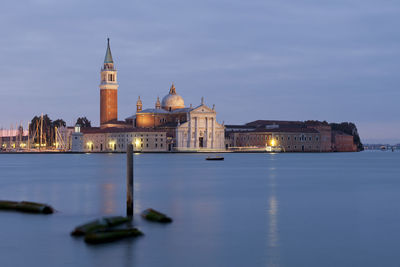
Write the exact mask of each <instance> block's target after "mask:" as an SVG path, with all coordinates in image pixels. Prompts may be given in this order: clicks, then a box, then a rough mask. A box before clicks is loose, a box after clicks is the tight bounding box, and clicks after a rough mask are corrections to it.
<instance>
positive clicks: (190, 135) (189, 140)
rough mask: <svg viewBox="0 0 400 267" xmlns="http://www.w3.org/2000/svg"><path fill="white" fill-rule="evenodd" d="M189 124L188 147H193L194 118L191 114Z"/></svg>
mask: <svg viewBox="0 0 400 267" xmlns="http://www.w3.org/2000/svg"><path fill="white" fill-rule="evenodd" d="M188 117H189V126H188V135H187V136H188V140H187V147H188V148H189V147H192V118H191V116H190V115H189V116H188Z"/></svg>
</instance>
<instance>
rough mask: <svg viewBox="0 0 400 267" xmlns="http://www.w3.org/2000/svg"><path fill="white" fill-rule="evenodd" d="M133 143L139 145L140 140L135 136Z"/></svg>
mask: <svg viewBox="0 0 400 267" xmlns="http://www.w3.org/2000/svg"><path fill="white" fill-rule="evenodd" d="M135 145H136V146H139V145H140V140H139V139H137V138H136V140H135Z"/></svg>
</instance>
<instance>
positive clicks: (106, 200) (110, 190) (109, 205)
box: [102, 183, 116, 214]
mask: <svg viewBox="0 0 400 267" xmlns="http://www.w3.org/2000/svg"><path fill="white" fill-rule="evenodd" d="M102 187H103V212H104V213H105V214H113V213H115V212H116V210H115V185H114V184H111V183H108V184H103V186H102Z"/></svg>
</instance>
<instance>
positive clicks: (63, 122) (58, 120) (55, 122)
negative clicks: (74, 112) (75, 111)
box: [53, 119, 67, 128]
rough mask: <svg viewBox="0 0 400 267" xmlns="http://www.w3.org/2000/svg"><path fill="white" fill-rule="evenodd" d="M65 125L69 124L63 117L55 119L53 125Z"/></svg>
mask: <svg viewBox="0 0 400 267" xmlns="http://www.w3.org/2000/svg"><path fill="white" fill-rule="evenodd" d="M65 125H67V124H66V123H65V121H64V120H63V119H57V120H55V121H53V127H57V128H59V127H65Z"/></svg>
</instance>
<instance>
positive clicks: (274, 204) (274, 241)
mask: <svg viewBox="0 0 400 267" xmlns="http://www.w3.org/2000/svg"><path fill="white" fill-rule="evenodd" d="M268 202H269V208H268V214H269V229H268V236H269V246H270V247H276V246H278V201H277V200H276V197H275V196H274V195H272V196H271V197H270V198H269V201H268Z"/></svg>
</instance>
